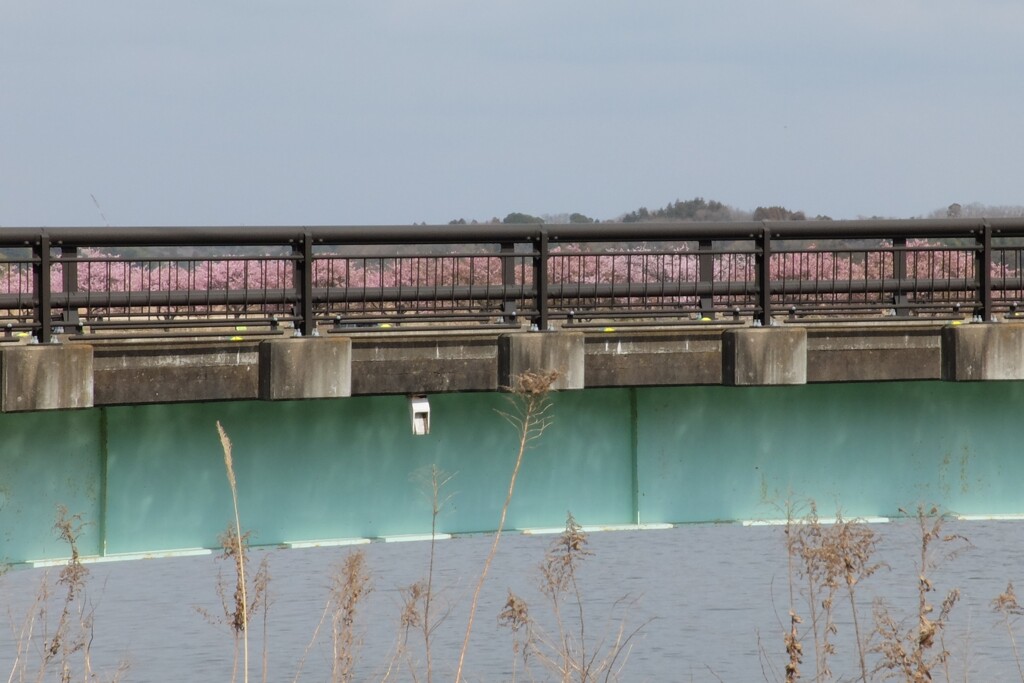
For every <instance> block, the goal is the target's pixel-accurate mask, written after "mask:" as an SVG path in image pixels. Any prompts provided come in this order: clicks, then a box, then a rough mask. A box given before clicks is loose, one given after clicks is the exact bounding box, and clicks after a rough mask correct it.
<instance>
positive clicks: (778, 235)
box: [0, 220, 1024, 563]
mask: <svg viewBox="0 0 1024 683" xmlns="http://www.w3.org/2000/svg"><path fill="white" fill-rule="evenodd" d="M467 231H468V232H467ZM627 238H629V239H634V240H638V241H636V242H630V243H628V244H624V243H623V241H624V240H626V239H627ZM413 242H416V243H420V242H422V243H425V244H427V247H423V246H419V247H416V246H410V244H411V243H413ZM231 245H235V246H237V247H239V248H241V251H240V252H238V253H239V254H240V255H235V252H225V251H224V248H229V247H230V246H231ZM107 247H112V248H123V249H128V250H127V251H125V250H122V251H117V252H113V251H112V252H105V251H102V250H103V249H105V248H107ZM143 247H145V248H147V249H151V251H147V252H144V253H142V254H141V255H140V254H139V252H137V251H131V250H132V249H136V248H143ZM0 248H5V249H7V250H8V251H6V252H5V254H7V257H8V260H7V262H6V264H5V265H4V266H3V268H2V269H0V270H2V275H3V277H2V278H0V325H6V336H2V337H0V430H2V434H3V440H2V442H0V560H2V561H7V562H14V563H34V562H46V561H51V560H53V559H55V558H60V557H62V556H65V555H66V554H67V548H65V547H62V546H61V545H60V543H59V542H57V540H56V539H55V537H54V534H53V533H52V525H53V522H54V518H55V513H56V509H57V507H58V506H65V507H66V508H67V509H68V510H69V511H70V512H71V513H72V514H78V515H81V520H82V521H83V522H84V523H85V526H84V527H83V533H82V536H81V539H80V545H81V548H80V550H81V552H82V553H83V554H84V555H85V556H86V557H89V558H93V559H105V558H125V557H138V556H144V555H146V554H151V553H170V552H209V551H210V549H211V548H215V547H216V546H217V545H218V542H217V537H218V535H219V534H220V532H221V531H222V530H223V529H224V528H225V527H226V525H227V522H228V520H229V519H230V518H231V507H230V506H231V502H230V501H231V499H230V494H229V491H228V487H227V481H226V476H225V474H224V468H223V462H222V458H221V451H220V445H219V442H218V438H217V433H216V430H215V424H216V423H217V422H218V421H219V422H221V423H222V424H223V425H224V427H225V428H226V429H227V431H228V433H229V435H230V436H231V438H232V440H233V442H234V444H235V450H234V460H235V467H236V471H237V478H238V484H239V497H240V505H241V514H242V520H243V524H244V526H245V527H246V528H248V529H251V530H252V531H253V534H254V535H253V542H254V543H256V544H266V545H303V544H309V543H319V544H325V543H357V542H366V541H367V540H371V539H396V538H409V537H416V536H421V535H423V534H424V533H428V532H429V530H430V528H431V502H430V500H429V499H428V498H427V497H425V495H424V485H423V478H424V473H425V472H429V471H430V469H431V468H432V467H436V468H439V469H440V470H442V471H444V472H446V473H448V474H450V475H452V478H451V480H450V482H449V484H448V485H447V488H446V490H445V491H444V493H443V497H444V499H446V500H448V501H449V502H448V504H447V505H446V506H445V508H444V510H442V512H441V515H440V517H439V519H438V528H439V530H440V531H441V532H442V533H443V534H462V533H473V532H487V531H492V530H493V529H494V528H495V526H496V524H497V521H498V512H499V510H500V506H501V503H502V501H503V500H504V496H505V492H506V488H507V485H508V477H509V474H510V473H511V468H512V464H513V462H514V458H515V454H516V451H517V444H518V438H517V436H518V435H517V434H516V433H515V430H514V429H512V428H511V427H510V426H509V425H508V424H507V423H506V422H505V421H504V420H503V419H502V417H501V415H500V412H501V411H504V410H507V407H508V404H507V401H508V400H509V395H508V393H506V392H505V391H503V388H504V387H508V386H510V385H512V384H513V382H514V378H515V377H517V376H518V375H520V374H521V373H524V372H544V371H552V370H553V371H556V372H557V373H558V379H557V383H556V385H555V387H554V389H555V391H554V393H553V394H552V397H551V400H552V413H551V415H552V417H553V420H554V421H553V423H552V424H551V426H550V427H549V428H548V429H547V430H546V431H545V432H544V434H543V435H542V437H541V438H540V439H539V440H538V441H537V442H536V444H535V447H534V448H533V449H532V450H531V451H529V452H528V453H527V456H526V460H525V464H524V466H523V470H522V473H521V478H520V481H519V484H518V486H517V490H516V495H515V497H514V499H513V503H512V508H511V510H510V513H509V520H508V524H509V526H510V527H511V528H514V529H521V530H530V529H538V528H540V529H543V528H550V527H557V526H560V525H561V524H562V522H563V521H564V518H565V514H566V511H567V510H571V511H572V513H573V514H574V515H575V516H576V518H577V519H578V520H580V521H581V523H583V524H585V525H588V526H593V527H637V526H641V527H643V526H646V525H652V526H657V525H666V524H682V523H690V522H708V521H753V520H764V519H774V518H778V517H780V515H781V514H782V513H781V508H782V506H783V505H784V503H785V501H786V500H787V498H790V497H797V498H807V497H809V498H814V499H815V500H816V501H817V502H818V504H819V506H820V508H821V509H822V510H823V511H829V510H830V509H832V508H834V507H841V509H842V510H843V512H844V514H846V515H854V516H865V517H879V518H885V517H889V516H893V515H897V514H900V513H899V512H898V511H899V509H900V508H904V509H907V508H912V507H913V506H914V505H915V504H916V503H918V502H926V503H929V504H931V503H934V504H938V505H940V506H942V507H944V508H946V509H948V510H950V511H952V512H954V513H956V514H961V515H964V516H975V515H977V516H993V515H1008V516H1015V515H1021V514H1024V497H1022V496H1021V495H1020V493H1019V486H1018V484H1017V482H1019V481H1021V480H1024V479H1022V475H1024V464H1022V459H1021V458H1020V457H1019V455H1018V447H1019V445H1018V442H1019V439H1018V432H1019V429H1018V426H1017V425H1018V420H1019V417H1018V416H1019V412H1020V411H1019V407H1020V406H1021V405H1022V400H1024V322H1022V321H1021V320H1020V313H1019V312H1018V301H1024V278H1022V277H1021V266H1022V263H1024V258H1022V255H1024V221H1006V220H1004V221H1001V222H1000V221H909V222H906V221H882V222H869V221H865V222H848V223H843V222H835V223H832V222H828V223H827V224H825V223H824V222H822V223H820V224H819V223H816V222H806V223H805V224H803V225H788V224H773V223H759V224H735V225H733V224H725V225H722V224H714V225H708V224H670V225H644V226H631V225H604V224H602V225H600V226H589V227H587V226H583V227H581V226H481V227H474V228H472V229H469V228H468V227H459V228H453V227H450V226H436V227H433V228H431V227H429V226H428V227H426V228H424V227H422V226H415V227H398V228H375V229H372V230H371V229H362V228H358V229H357V228H329V229H301V230H300V229H290V228H288V229H286V228H257V229H253V228H245V229H217V230H214V229H155V228H149V229H132V230H122V231H116V230H101V231H90V230H85V229H71V228H68V229H61V230H42V229H18V230H10V231H6V230H5V231H0ZM205 248H215V249H219V251H216V252H210V253H206V252H203V251H202V249H205ZM182 249H184V250H182ZM168 250H170V251H168ZM254 250H255V251H254ZM218 273H219V274H218ZM428 411H429V414H428ZM417 432H423V433H421V434H417Z"/></svg>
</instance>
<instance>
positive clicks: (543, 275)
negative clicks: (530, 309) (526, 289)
mask: <svg viewBox="0 0 1024 683" xmlns="http://www.w3.org/2000/svg"><path fill="white" fill-rule="evenodd" d="M533 242H534V244H533V286H534V287H535V288H536V290H537V317H536V318H535V319H534V321H533V322H534V324H535V325H536V326H537V329H538V330H540V331H541V332H546V331H547V329H548V231H547V230H544V229H541V230H540V231H539V233H538V234H537V236H536V237H534V238H533Z"/></svg>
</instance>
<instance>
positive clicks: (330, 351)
mask: <svg viewBox="0 0 1024 683" xmlns="http://www.w3.org/2000/svg"><path fill="white" fill-rule="evenodd" d="M259 363H260V398H261V399H262V400H264V401H281V400H296V399H307V398H344V397H346V396H351V395H352V340H351V339H349V338H347V337H330V338H327V337H310V338H308V339H306V338H302V339H294V338H293V339H268V340H266V341H264V342H262V343H260V360H259Z"/></svg>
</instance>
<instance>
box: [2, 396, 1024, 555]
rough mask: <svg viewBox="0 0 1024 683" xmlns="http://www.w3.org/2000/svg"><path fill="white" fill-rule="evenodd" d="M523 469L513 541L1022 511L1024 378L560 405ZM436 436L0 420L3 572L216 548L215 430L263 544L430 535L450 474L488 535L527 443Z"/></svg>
mask: <svg viewBox="0 0 1024 683" xmlns="http://www.w3.org/2000/svg"><path fill="white" fill-rule="evenodd" d="M552 400H553V405H552V408H551V413H550V414H551V416H552V418H553V423H552V425H551V426H550V427H549V428H548V429H547V431H546V432H545V433H544V434H543V436H542V437H541V438H540V439H539V440H538V441H537V442H536V444H535V446H534V447H533V448H532V449H531V450H529V451H528V452H527V454H526V459H525V462H524V465H523V470H522V472H521V475H520V479H519V482H518V485H517V489H516V493H515V497H514V499H513V504H512V507H511V510H510V512H509V518H508V523H507V526H508V527H509V528H530V527H552V526H560V525H561V524H562V523H563V522H564V520H565V515H566V512H567V511H570V510H571V511H572V513H573V514H574V515H575V516H576V517H577V519H578V520H579V521H580V522H581V523H583V524H587V525H618V524H630V523H636V522H643V523H657V522H669V523H685V522H697V521H715V520H738V519H764V518H777V517H779V515H780V513H779V509H780V507H781V506H782V505H784V503H785V501H786V499H787V498H788V497H790V496H793V497H796V498H808V497H812V498H814V499H815V500H816V501H817V502H818V504H819V507H820V508H821V510H822V513H823V514H829V512H830V511H831V510H832V509H834V508H835V507H837V506H840V507H841V508H842V510H843V511H844V513H845V514H847V515H855V516H856V515H860V516H875V515H892V514H896V512H897V508H898V507H901V506H902V507H905V508H906V507H908V506H910V507H912V506H913V505H915V504H916V503H918V502H925V503H934V504H938V505H941V506H943V507H944V508H946V509H948V510H951V511H954V512H958V513H961V514H1022V513H1024V495H1021V494H1020V493H1019V489H1020V488H1021V487H1020V482H1022V481H1024V462H1022V461H1024V458H1021V453H1020V450H1021V449H1020V443H1019V435H1020V431H1021V430H1020V426H1019V421H1018V419H1017V413H1018V412H1019V409H1020V407H1021V406H1024V383H1021V382H1005V383H997V382H988V383H972V384H964V383H941V382H910V383H885V384H882V383H877V384H833V385H809V386H798V387H760V388H736V387H674V388H656V389H602V390H584V391H577V392H563V393H559V394H556V395H554V396H553V397H552ZM430 403H431V407H432V425H431V434H430V435H428V436H425V437H414V436H412V435H411V433H410V428H409V413H408V405H407V401H406V399H405V398H404V397H368V398H367V397H363V398H346V399H337V400H323V401H302V402H297V401H296V402H280V403H262V402H233V403H206V404H178V405H149V406H133V407H118V408H105V409H93V410H83V411H68V412H45V413H24V414H7V415H0V429H2V430H3V434H4V439H3V442H2V445H0V558H3V559H6V560H7V561H31V560H37V559H43V558H52V557H57V556H62V555H66V554H67V551H66V549H65V548H63V547H62V546H61V545H60V544H59V543H58V542H57V541H56V540H55V538H54V535H53V533H52V526H53V522H54V515H55V510H56V507H57V506H58V505H61V504H63V505H66V506H67V507H68V508H69V509H70V510H71V511H72V512H73V513H78V514H81V515H82V518H83V520H85V521H86V522H87V525H86V526H85V527H84V529H83V535H82V538H81V549H82V552H83V553H84V554H90V555H96V554H110V555H113V554H121V553H139V552H151V551H169V550H179V549H187V548H196V547H207V548H209V547H216V546H217V537H218V535H219V534H220V532H221V531H222V530H223V529H224V528H225V527H226V525H227V524H228V522H229V520H230V519H231V518H232V513H231V497H230V491H229V488H228V485H227V479H226V476H225V472H224V465H223V460H222V456H221V451H220V446H219V442H218V438H217V433H216V427H215V424H216V422H217V421H218V420H220V421H221V422H222V424H223V425H224V427H225V428H226V430H227V431H228V433H229V434H230V436H231V438H232V440H233V442H234V461H235V469H236V473H237V478H238V484H239V505H240V509H241V515H242V521H243V525H244V526H245V527H246V528H248V529H250V530H251V531H252V533H253V542H254V543H256V544H278V543H286V542H298V541H309V540H319V539H339V538H361V537H369V538H375V537H381V536H395V535H403V534H422V533H426V532H429V530H430V521H431V520H430V511H431V502H430V497H429V494H428V492H427V488H429V487H427V486H425V485H424V479H425V478H428V477H425V476H424V475H425V473H428V472H429V470H430V467H431V466H432V465H436V466H437V467H438V468H440V469H441V470H443V471H444V472H446V473H448V474H450V475H452V478H451V481H450V482H449V483H448V485H447V486H446V488H445V489H444V490H443V491H442V494H441V495H442V497H443V498H444V499H445V500H446V501H447V502H446V504H445V506H444V509H443V511H442V513H441V516H440V519H439V530H440V531H442V532H448V533H464V532H474V531H489V530H493V529H494V528H495V527H496V526H497V523H498V516H499V514H500V510H501V504H502V502H503V501H504V498H505V494H506V492H507V487H508V478H509V475H510V473H511V470H512V466H513V464H514V461H515V455H516V451H517V447H518V439H517V433H516V430H515V429H514V428H513V427H511V426H510V425H509V424H507V423H506V421H505V420H504V419H503V418H502V417H501V415H500V414H499V413H500V411H504V410H508V408H509V404H508V397H506V396H504V395H500V394H450V395H437V396H432V397H431V398H430Z"/></svg>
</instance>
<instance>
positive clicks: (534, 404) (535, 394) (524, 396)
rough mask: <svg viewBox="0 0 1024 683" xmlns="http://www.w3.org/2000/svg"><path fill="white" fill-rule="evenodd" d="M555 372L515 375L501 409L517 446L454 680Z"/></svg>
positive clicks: (546, 422)
mask: <svg viewBox="0 0 1024 683" xmlns="http://www.w3.org/2000/svg"><path fill="white" fill-rule="evenodd" d="M558 374H559V373H558V372H556V371H552V372H544V373H532V372H527V373H523V374H521V375H519V376H518V377H516V381H515V386H514V387H511V391H512V409H511V410H510V411H509V412H507V413H502V416H503V417H504V418H505V419H506V420H508V422H509V424H511V425H512V426H513V427H515V429H516V430H517V432H518V433H519V449H518V452H517V453H516V461H515V465H514V467H513V468H512V475H511V477H510V478H509V483H508V493H507V494H506V496H505V503H504V505H502V506H501V517H500V519H499V521H498V528H497V531H495V532H494V542H493V543H492V544H491V550H490V552H489V553H488V554H487V558H486V559H485V560H484V566H483V569H482V570H481V571H480V578H479V579H478V580H477V584H476V589H475V590H474V591H473V599H472V602H471V604H470V607H469V619H468V620H467V623H466V634H465V636H464V637H463V640H462V649H461V650H460V651H459V665H458V668H457V669H456V671H455V683H461V682H462V680H463V678H462V669H463V666H464V665H465V661H466V652H467V650H469V638H470V635H471V634H472V633H473V619H474V618H475V616H476V609H477V605H478V604H479V601H480V591H481V589H482V588H483V586H484V581H485V580H486V579H487V573H488V571H490V568H491V562H493V561H494V555H495V554H496V553H497V552H498V541H499V540H501V532H502V531H503V530H504V528H505V518H506V517H507V516H508V508H509V505H510V504H511V503H512V494H513V492H514V491H515V488H516V479H517V478H518V477H519V469H520V467H521V466H522V464H523V455H524V454H525V453H526V450H527V449H528V448H529V447H530V446H531V445H532V444H533V443H534V442H536V441H537V440H538V439H539V438H540V437H541V435H542V434H543V433H544V431H545V430H546V429H547V428H548V427H549V426H550V425H551V416H550V408H551V401H550V393H551V386H552V385H553V384H554V382H555V380H556V379H558Z"/></svg>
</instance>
